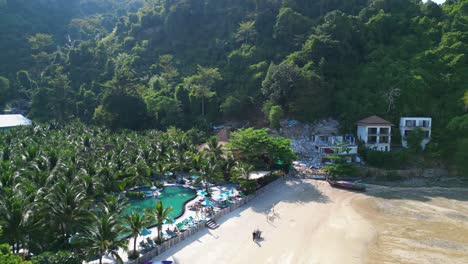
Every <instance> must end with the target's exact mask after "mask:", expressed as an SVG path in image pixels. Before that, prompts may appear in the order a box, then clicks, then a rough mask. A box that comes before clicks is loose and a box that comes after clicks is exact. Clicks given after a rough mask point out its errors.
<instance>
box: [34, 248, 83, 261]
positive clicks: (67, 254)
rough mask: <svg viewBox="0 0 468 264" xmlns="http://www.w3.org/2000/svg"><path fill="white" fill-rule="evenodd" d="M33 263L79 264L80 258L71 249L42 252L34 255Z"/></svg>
mask: <svg viewBox="0 0 468 264" xmlns="http://www.w3.org/2000/svg"><path fill="white" fill-rule="evenodd" d="M31 260H32V262H33V263H34V264H63V263H67V264H81V260H80V258H79V257H78V256H77V255H76V254H75V253H73V252H71V251H66V250H63V251H58V252H44V253H42V254H40V255H37V256H34V257H33V258H32V259H31Z"/></svg>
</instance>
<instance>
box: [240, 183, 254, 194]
mask: <svg viewBox="0 0 468 264" xmlns="http://www.w3.org/2000/svg"><path fill="white" fill-rule="evenodd" d="M239 185H240V187H241V190H242V191H243V192H244V193H246V194H252V193H254V192H255V190H256V189H257V182H256V181H253V180H240V181H239Z"/></svg>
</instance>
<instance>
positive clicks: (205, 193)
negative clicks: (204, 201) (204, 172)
mask: <svg viewBox="0 0 468 264" xmlns="http://www.w3.org/2000/svg"><path fill="white" fill-rule="evenodd" d="M207 194H208V193H207V192H206V191H205V190H199V191H198V192H197V195H200V196H206V195H207Z"/></svg>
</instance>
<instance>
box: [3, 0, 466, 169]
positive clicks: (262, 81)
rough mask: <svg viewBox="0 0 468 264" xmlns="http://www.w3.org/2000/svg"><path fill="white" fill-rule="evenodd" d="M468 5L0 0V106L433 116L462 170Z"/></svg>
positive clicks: (179, 120) (127, 119) (188, 114)
mask: <svg viewBox="0 0 468 264" xmlns="http://www.w3.org/2000/svg"><path fill="white" fill-rule="evenodd" d="M467 6H468V0H448V1H446V3H445V4H444V5H442V6H439V5H437V4H435V3H433V2H431V1H428V2H426V3H422V2H421V1H420V0H373V1H363V0H353V1H349V0H336V1H323V0H309V1H303V0H289V1H280V0H260V1H257V0H256V1H253V0H240V1H227V2H226V1H221V2H220V1H213V0H201V1H195V0H176V1H167V0H161V1H143V0H106V1H98V0H86V1H85V0H72V1H70V0H67V1H65V0H58V1H57V0H54V1H51V0H44V1H36V2H34V3H29V2H27V1H12V0H3V1H0V33H1V34H2V36H5V37H4V38H2V40H0V47H1V48H2V53H1V54H0V56H1V57H0V60H1V61H8V62H9V63H3V64H2V65H1V66H0V76H4V77H0V100H1V101H0V106H1V107H3V108H8V107H20V108H21V109H26V110H27V111H29V116H30V117H32V118H33V119H34V120H35V121H49V120H56V121H59V122H68V121H69V120H71V119H74V118H79V119H80V120H82V121H83V122H85V123H96V124H102V125H106V126H108V127H110V128H113V129H117V128H131V129H144V128H165V127H169V126H177V127H180V128H187V129H188V128H191V127H193V126H197V127H198V128H202V129H206V128H207V126H208V125H209V124H211V123H213V122H222V121H225V120H232V119H243V120H244V119H251V120H253V121H258V120H259V117H260V118H262V114H261V111H260V110H261V109H262V107H263V105H264V104H266V107H263V110H264V113H265V116H264V118H265V119H266V120H268V121H269V122H270V124H271V126H272V127H273V128H277V127H278V119H279V118H280V117H282V116H286V117H293V118H296V119H300V120H307V121H313V120H316V119H317V118H320V117H328V116H333V117H336V118H338V119H339V120H340V121H341V123H342V127H343V129H344V130H347V131H349V130H351V131H353V130H354V122H355V121H356V120H358V119H360V118H363V117H365V116H368V115H371V114H377V115H380V116H382V117H384V118H386V119H389V120H391V121H394V122H395V121H397V120H398V118H399V117H400V116H407V115H409V116H417V115H421V116H431V117H432V118H433V120H434V127H433V130H434V133H433V141H432V142H433V143H434V144H433V147H430V148H429V151H431V152H433V153H435V154H436V156H438V158H441V159H443V160H445V161H447V162H448V163H449V164H451V165H457V166H459V163H457V162H456V161H457V160H460V159H462V158H463V157H460V155H461V154H463V151H458V150H456V149H453V148H447V146H449V145H453V146H455V144H452V143H453V142H454V141H459V142H460V144H457V145H463V144H461V143H463V142H464V141H463V140H462V139H463V138H466V137H461V138H460V139H457V140H454V139H453V137H448V136H447V134H448V133H449V132H450V129H451V128H448V125H449V123H451V124H452V123H453V122H457V121H459V120H460V119H458V118H457V117H462V116H463V114H466V110H467V108H464V107H463V98H465V99H464V100H465V101H468V99H467V98H468V92H467V91H466V89H467V88H466V85H465V83H466V81H465V80H466V79H467V78H468V76H467V72H468V70H467V69H468V67H467V65H468V63H467V58H466V52H467V44H466V43H468V37H467V33H466V32H468V28H467V27H468V26H467V25H468V22H467V17H468V14H467V12H468V11H467V10H468V8H467ZM33 10H34V12H33ZM50 14H56V15H53V16H51V15H50ZM44 18H47V19H44ZM25 35H26V36H27V38H25V37H24V36H25ZM64 36H65V37H64ZM68 36H69V37H68ZM29 102H31V104H29ZM265 109H266V110H267V112H265ZM451 120H453V122H451ZM451 127H454V125H453V124H452V125H451ZM458 135H459V134H458ZM457 137H459V136H457Z"/></svg>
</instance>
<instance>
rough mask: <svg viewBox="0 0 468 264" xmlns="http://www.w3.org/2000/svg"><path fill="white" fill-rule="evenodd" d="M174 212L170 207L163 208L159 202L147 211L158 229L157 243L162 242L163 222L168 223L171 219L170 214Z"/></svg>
mask: <svg viewBox="0 0 468 264" xmlns="http://www.w3.org/2000/svg"><path fill="white" fill-rule="evenodd" d="M173 211H174V209H173V208H172V207H164V205H163V203H162V201H161V200H158V201H157V202H156V206H155V207H154V208H153V209H149V210H147V213H148V214H151V215H152V216H153V219H154V220H155V221H156V225H157V228H158V242H159V243H161V242H162V236H161V235H162V226H163V224H164V222H166V221H169V220H170V219H171V216H170V214H171V213H172V212H173Z"/></svg>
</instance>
